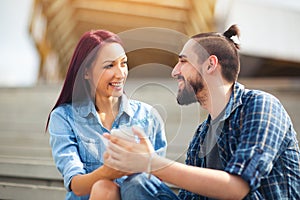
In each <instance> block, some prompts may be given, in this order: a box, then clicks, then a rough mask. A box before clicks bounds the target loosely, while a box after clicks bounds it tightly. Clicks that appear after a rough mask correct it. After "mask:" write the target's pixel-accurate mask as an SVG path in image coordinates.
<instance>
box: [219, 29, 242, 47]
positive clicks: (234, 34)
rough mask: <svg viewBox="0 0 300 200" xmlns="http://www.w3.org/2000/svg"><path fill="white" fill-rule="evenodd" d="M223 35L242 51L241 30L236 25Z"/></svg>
mask: <svg viewBox="0 0 300 200" xmlns="http://www.w3.org/2000/svg"><path fill="white" fill-rule="evenodd" d="M223 35H224V36H225V37H226V38H228V39H229V40H230V41H231V42H233V43H234V45H235V47H236V48H237V49H240V40H239V39H240V29H239V28H238V26H237V25H236V24H234V25H231V26H230V27H229V29H228V30H227V31H225V32H224V33H223Z"/></svg>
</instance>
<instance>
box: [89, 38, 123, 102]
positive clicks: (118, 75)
mask: <svg viewBox="0 0 300 200" xmlns="http://www.w3.org/2000/svg"><path fill="white" fill-rule="evenodd" d="M127 75H128V67H127V56H126V54H125V51H124V49H123V47H122V46H121V45H120V44H118V43H106V44H104V45H103V46H102V48H101V49H100V50H99V52H98V56H97V58H96V60H95V61H94V63H93V65H92V67H91V68H90V69H88V70H87V72H86V74H85V78H86V79H88V80H89V82H90V85H91V89H92V93H94V92H95V93H96V95H97V96H100V97H120V96H121V95H122V94H123V89H124V84H125V81H126V78H127Z"/></svg>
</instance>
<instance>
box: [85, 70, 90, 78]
mask: <svg viewBox="0 0 300 200" xmlns="http://www.w3.org/2000/svg"><path fill="white" fill-rule="evenodd" d="M84 79H86V80H87V79H90V76H89V70H88V69H87V68H85V69H84Z"/></svg>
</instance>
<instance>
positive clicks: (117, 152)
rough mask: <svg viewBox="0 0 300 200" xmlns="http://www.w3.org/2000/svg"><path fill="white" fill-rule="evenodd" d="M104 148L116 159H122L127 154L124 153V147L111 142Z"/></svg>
mask: <svg viewBox="0 0 300 200" xmlns="http://www.w3.org/2000/svg"><path fill="white" fill-rule="evenodd" d="M106 150H107V152H108V153H109V154H110V156H111V157H113V158H114V159H116V160H122V159H124V158H125V157H126V156H127V155H126V153H127V152H128V151H127V150H126V149H125V148H123V147H121V146H119V145H117V144H114V143H111V142H110V143H109V145H108V146H107V149H106Z"/></svg>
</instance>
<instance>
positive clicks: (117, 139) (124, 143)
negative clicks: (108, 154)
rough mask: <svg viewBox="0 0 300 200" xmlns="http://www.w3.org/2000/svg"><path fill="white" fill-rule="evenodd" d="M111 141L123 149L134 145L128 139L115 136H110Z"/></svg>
mask: <svg viewBox="0 0 300 200" xmlns="http://www.w3.org/2000/svg"><path fill="white" fill-rule="evenodd" d="M110 141H111V142H112V143H114V144H117V145H119V146H121V147H123V148H125V147H131V146H132V145H133V144H134V143H133V142H131V141H128V140H126V139H123V138H121V137H118V136H114V135H110Z"/></svg>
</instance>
